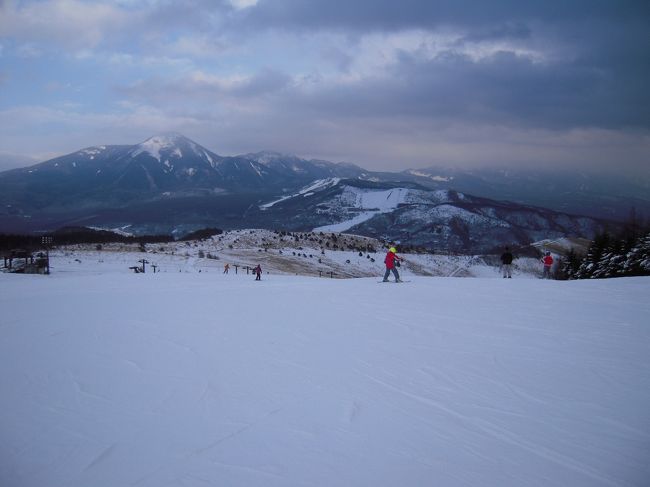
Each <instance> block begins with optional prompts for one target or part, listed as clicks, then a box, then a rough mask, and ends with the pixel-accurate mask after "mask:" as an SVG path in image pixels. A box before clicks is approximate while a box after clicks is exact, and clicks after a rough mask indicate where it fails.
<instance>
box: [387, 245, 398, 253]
mask: <svg viewBox="0 0 650 487" xmlns="http://www.w3.org/2000/svg"><path fill="white" fill-rule="evenodd" d="M388 251H389V252H392V253H394V254H395V253H397V249H396V248H395V247H391V248H390V249H388Z"/></svg>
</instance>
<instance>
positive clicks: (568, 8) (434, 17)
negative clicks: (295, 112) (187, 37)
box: [243, 0, 650, 30]
mask: <svg viewBox="0 0 650 487" xmlns="http://www.w3.org/2000/svg"><path fill="white" fill-rule="evenodd" d="M243 15H245V16H246V17H247V20H248V21H249V22H251V23H253V24H255V25H256V26H258V27H279V28H297V27H299V28H311V29H332V28H340V29H346V30H348V29H352V30H373V29H385V30H401V29H410V28H423V29H427V28H431V27H435V26H439V25H464V26H477V25H479V26H481V25H486V24H490V23H501V22H503V21H504V20H510V21H520V22H521V21H532V20H540V21H543V22H553V21H558V20H561V21H567V20H569V21H572V20H582V19H599V18H602V19H608V20H609V21H611V22H619V21H621V20H626V19H635V18H638V17H639V16H643V15H645V16H646V17H647V16H648V15H650V3H649V2H647V1H644V0H640V1H639V0H637V1H626V0H620V1H612V0H578V1H575V0H574V1H564V0H549V1H545V2H522V1H521V0H497V1H489V2H488V1H476V0H437V1H431V0H401V1H399V2H396V1H394V0H355V1H354V2H346V3H345V4H335V3H333V2H331V1H329V0H261V1H259V2H258V3H257V5H256V6H255V7H253V8H251V9H248V10H246V11H245V12H244V13H243Z"/></svg>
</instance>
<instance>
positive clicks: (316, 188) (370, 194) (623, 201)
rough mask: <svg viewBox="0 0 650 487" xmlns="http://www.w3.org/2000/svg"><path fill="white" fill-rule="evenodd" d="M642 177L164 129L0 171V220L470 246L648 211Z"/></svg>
mask: <svg viewBox="0 0 650 487" xmlns="http://www.w3.org/2000/svg"><path fill="white" fill-rule="evenodd" d="M643 184H647V183H643V182H641V183H639V182H637V184H636V185H635V184H627V185H625V184H623V183H621V187H616V186H612V185H611V184H610V185H609V186H608V185H603V184H602V182H601V181H600V180H597V179H594V178H590V177H588V176H583V177H579V178H576V177H564V178H563V177H561V176H559V175H554V176H553V177H550V176H545V175H544V174H542V173H531V172H523V171H519V172H516V171H510V172H504V171H494V170H485V171H474V172H468V171H458V170H448V169H447V170H445V169H439V168H428V169H419V170H409V171H404V172H399V173H389V172H373V171H368V170H365V169H363V168H361V167H359V166H356V165H353V164H347V163H332V162H328V161H322V160H314V159H311V160H307V159H302V158H299V157H296V156H292V155H283V154H279V153H273V152H258V153H250V154H244V155H239V156H220V155H218V154H216V153H214V152H212V151H210V150H208V149H206V148H204V147H202V146H200V145H199V144H197V143H195V142H193V141H191V140H189V139H187V138H186V137H184V136H182V135H180V134H164V135H158V136H154V137H151V138H149V139H147V140H146V141H144V142H142V143H141V144H137V145H112V146H111V145H107V146H96V147H90V148H86V149H83V150H80V151H77V152H74V153H72V154H68V155H65V156H61V157H57V158H54V159H51V160H49V161H45V162H43V163H40V164H36V165H33V166H29V167H26V168H20V169H13V170H9V171H5V172H2V173H0V231H2V232H6V233H8V232H14V233H15V232H34V231H51V230H53V229H56V228H59V227H62V226H66V225H86V226H95V227H102V228H118V227H123V228H126V229H127V230H128V231H130V232H132V233H134V234H141V233H166V232H174V233H176V234H182V233H185V232H188V231H191V230H195V229H197V228H201V227H206V226H220V227H221V228H225V229H234V228H245V227H259V228H284V229H287V230H312V229H323V231H352V232H354V233H359V234H362V235H368V236H381V237H385V238H386V239H390V240H403V241H408V242H410V243H413V244H416V245H423V246H428V247H434V248H444V249H447V250H455V251H468V252H471V251H477V250H481V251H484V250H486V249H489V248H492V247H494V246H497V245H501V244H503V243H504V242H509V243H512V244H516V245H524V244H526V243H528V242H531V241H534V240H535V239H539V238H554V237H561V236H567V235H568V236H586V237H590V236H592V235H593V234H594V232H596V231H598V230H599V229H602V228H603V227H604V226H605V225H608V224H610V225H612V223H608V222H607V221H606V220H608V219H621V218H623V216H624V215H626V214H629V208H631V207H632V206H634V207H635V208H637V209H638V210H640V211H641V212H645V211H648V212H649V213H650V198H648V197H647V196H648V191H647V186H644V185H643ZM544 207H546V208H544ZM587 210H588V211H587ZM614 225H615V223H614Z"/></svg>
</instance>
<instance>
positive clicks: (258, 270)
mask: <svg viewBox="0 0 650 487" xmlns="http://www.w3.org/2000/svg"><path fill="white" fill-rule="evenodd" d="M255 280H256V281H261V280H262V266H260V265H259V264H257V267H256V268H255Z"/></svg>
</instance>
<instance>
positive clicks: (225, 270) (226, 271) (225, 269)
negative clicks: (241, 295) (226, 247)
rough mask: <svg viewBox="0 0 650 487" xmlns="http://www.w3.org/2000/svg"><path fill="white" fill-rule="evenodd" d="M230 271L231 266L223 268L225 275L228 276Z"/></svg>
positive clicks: (227, 265)
mask: <svg viewBox="0 0 650 487" xmlns="http://www.w3.org/2000/svg"><path fill="white" fill-rule="evenodd" d="M229 270H230V264H226V265H225V266H223V273H224V274H228V271H229Z"/></svg>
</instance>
